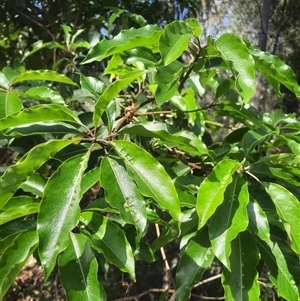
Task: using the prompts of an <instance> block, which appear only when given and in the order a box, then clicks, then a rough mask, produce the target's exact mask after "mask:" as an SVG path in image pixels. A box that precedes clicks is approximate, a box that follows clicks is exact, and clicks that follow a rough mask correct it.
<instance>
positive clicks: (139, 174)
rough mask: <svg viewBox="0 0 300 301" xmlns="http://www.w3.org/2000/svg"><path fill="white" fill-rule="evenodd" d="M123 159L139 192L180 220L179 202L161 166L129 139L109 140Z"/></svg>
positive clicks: (172, 185) (170, 181)
mask: <svg viewBox="0 0 300 301" xmlns="http://www.w3.org/2000/svg"><path fill="white" fill-rule="evenodd" d="M109 144H110V145H112V146H113V148H114V149H115V150H116V151H117V153H118V154H119V156H120V157H121V158H122V159H123V160H124V162H125V163H126V165H127V167H128V171H129V175H130V176H131V177H132V178H133V180H134V181H135V182H136V183H137V185H138V187H139V189H140V191H141V193H142V194H143V195H145V196H148V197H151V198H153V199H154V200H155V201H156V202H157V203H158V206H159V207H160V208H161V209H163V210H167V211H168V212H169V213H170V215H171V216H172V217H173V219H174V220H176V221H180V202H179V199H178V195H177V192H176V189H175V187H174V184H173V182H172V180H171V179H170V177H169V175H168V174H167V172H166V171H165V169H164V168H163V166H162V165H161V164H160V163H159V162H158V161H157V160H156V159H155V158H153V157H152V156H151V155H150V154H149V153H148V152H146V151H145V150H143V149H142V148H140V147H138V146H137V145H136V144H134V143H132V142H130V141H125V140H124V141H122V140H118V141H114V142H109Z"/></svg>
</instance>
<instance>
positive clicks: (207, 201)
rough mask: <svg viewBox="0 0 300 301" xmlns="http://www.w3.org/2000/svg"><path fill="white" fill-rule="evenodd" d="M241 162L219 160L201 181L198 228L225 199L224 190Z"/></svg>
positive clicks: (198, 199) (198, 198)
mask: <svg viewBox="0 0 300 301" xmlns="http://www.w3.org/2000/svg"><path fill="white" fill-rule="evenodd" d="M239 166H240V163H239V162H238V161H234V160H231V159H225V160H223V161H221V162H219V163H218V164H217V165H216V166H215V167H214V169H213V170H212V172H211V173H210V174H209V175H208V177H206V178H205V179H204V181H203V182H202V183H201V185H200V187H199V190H198V195H197V206H196V208H197V212H198V216H199V224H198V229H200V228H202V227H203V226H204V225H205V224H206V222H207V221H208V219H209V218H210V217H211V216H212V215H213V214H214V212H215V211H216V209H217V207H218V206H219V205H220V204H221V203H222V202H223V201H224V192H225V190H226V188H227V186H228V185H229V184H230V183H231V181H232V174H233V173H234V172H235V171H236V170H237V169H238V167H239Z"/></svg>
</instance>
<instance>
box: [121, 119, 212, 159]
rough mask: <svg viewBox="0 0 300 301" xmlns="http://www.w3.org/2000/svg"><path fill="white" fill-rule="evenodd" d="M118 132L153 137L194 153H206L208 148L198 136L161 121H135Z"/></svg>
mask: <svg viewBox="0 0 300 301" xmlns="http://www.w3.org/2000/svg"><path fill="white" fill-rule="evenodd" d="M119 133H120V134H124V133H126V134H130V135H136V136H142V137H155V138H159V139H160V140H162V141H163V143H168V145H169V146H170V147H176V148H178V149H182V150H184V151H187V152H190V153H192V154H196V155H199V154H200V155H202V154H208V150H207V148H206V146H205V144H204V143H202V141H201V140H199V138H198V137H197V136H196V135H194V134H193V133H191V132H189V131H179V130H178V129H177V128H175V127H173V126H172V125H170V124H167V123H163V122H157V121H152V122H137V123H131V124H128V125H126V126H124V127H123V128H122V129H121V130H120V131H119Z"/></svg>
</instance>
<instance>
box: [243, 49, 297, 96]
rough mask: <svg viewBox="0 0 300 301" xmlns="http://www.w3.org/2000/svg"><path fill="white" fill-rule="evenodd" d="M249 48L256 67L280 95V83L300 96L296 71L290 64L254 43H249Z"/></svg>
mask: <svg viewBox="0 0 300 301" xmlns="http://www.w3.org/2000/svg"><path fill="white" fill-rule="evenodd" d="M248 49H249V51H250V53H251V55H252V57H253V58H254V60H255V67H256V68H257V69H258V70H259V71H260V72H261V73H262V74H263V75H264V77H265V78H266V79H267V80H268V81H269V82H270V84H271V85H272V86H273V88H274V90H275V92H276V93H277V94H278V95H279V96H281V91H280V89H279V83H280V84H282V85H284V86H286V87H287V88H288V89H289V90H290V91H292V92H293V93H294V94H296V96H297V97H298V98H299V97H300V86H299V84H298V82H297V78H296V76H295V73H294V72H293V70H292V69H291V68H290V67H289V66H288V65H286V64H285V63H284V62H283V61H281V60H280V59H279V58H278V57H277V56H274V55H272V54H270V53H267V52H263V51H261V50H260V49H258V48H257V47H256V46H255V45H253V44H249V45H248Z"/></svg>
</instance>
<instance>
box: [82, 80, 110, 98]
mask: <svg viewBox="0 0 300 301" xmlns="http://www.w3.org/2000/svg"><path fill="white" fill-rule="evenodd" d="M80 85H81V87H82V88H83V89H86V90H88V91H89V92H91V93H92V94H93V95H95V96H96V97H99V96H100V94H102V93H103V91H104V89H105V88H106V85H105V83H104V82H102V81H101V80H99V79H97V78H95V77H92V76H83V75H80Z"/></svg>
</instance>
